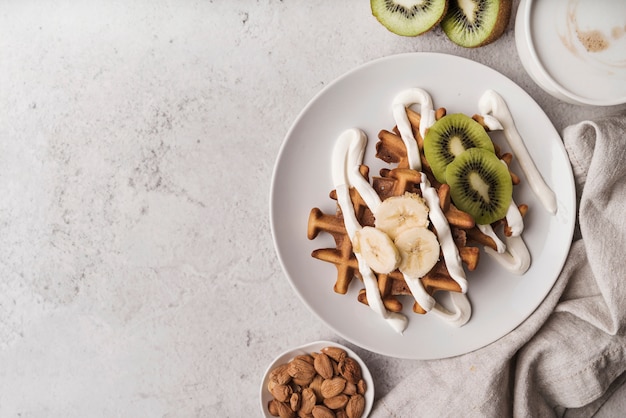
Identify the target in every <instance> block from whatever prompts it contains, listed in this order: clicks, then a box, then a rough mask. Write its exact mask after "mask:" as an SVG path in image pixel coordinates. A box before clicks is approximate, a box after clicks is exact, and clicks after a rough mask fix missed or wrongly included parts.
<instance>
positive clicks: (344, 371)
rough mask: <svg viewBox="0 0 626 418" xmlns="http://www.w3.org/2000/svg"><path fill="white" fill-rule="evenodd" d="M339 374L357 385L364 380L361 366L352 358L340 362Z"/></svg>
mask: <svg viewBox="0 0 626 418" xmlns="http://www.w3.org/2000/svg"><path fill="white" fill-rule="evenodd" d="M339 374H341V376H343V377H344V378H345V379H346V380H347V381H348V382H350V383H354V384H355V385H356V384H357V383H359V380H361V379H362V378H363V376H362V375H361V366H360V365H359V363H357V361H356V360H355V359H353V358H351V357H346V358H344V359H343V360H342V361H340V362H339Z"/></svg>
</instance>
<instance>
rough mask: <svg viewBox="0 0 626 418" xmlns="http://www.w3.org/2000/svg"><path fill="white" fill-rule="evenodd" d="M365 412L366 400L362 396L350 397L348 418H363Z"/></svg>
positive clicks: (347, 410)
mask: <svg viewBox="0 0 626 418" xmlns="http://www.w3.org/2000/svg"><path fill="white" fill-rule="evenodd" d="M364 411H365V398H364V397H363V396H362V395H353V396H350V400H349V401H348V404H347V405H346V414H347V415H348V418H361V416H362V415H363V412H364Z"/></svg>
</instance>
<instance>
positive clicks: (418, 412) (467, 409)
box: [370, 115, 626, 418]
mask: <svg viewBox="0 0 626 418" xmlns="http://www.w3.org/2000/svg"><path fill="white" fill-rule="evenodd" d="M563 140H564V143H565V147H566V149H567V152H568V154H569V157H570V161H571V163H572V167H573V171H574V177H575V180H576V187H577V197H578V199H579V206H578V210H579V213H578V215H579V216H578V225H577V231H576V233H575V236H574V242H573V243H572V247H571V250H570V253H569V256H568V258H567V260H566V262H565V266H564V268H563V271H562V272H561V274H560V275H559V277H558V279H557V281H556V283H555V285H554V287H553V288H552V290H551V291H550V293H549V294H548V296H547V297H546V299H545V300H544V301H543V303H542V304H541V305H540V306H539V308H537V310H536V311H535V312H534V313H533V314H532V315H531V316H530V317H529V318H528V319H527V320H526V321H524V322H523V323H522V324H521V325H520V326H519V327H518V328H517V329H515V330H514V331H513V332H511V333H510V334H508V335H506V336H505V337H503V338H501V339H500V340H498V341H496V342H495V343H493V344H490V345H489V346H487V347H484V348H482V349H480V350H477V351H475V352H472V353H468V354H466V355H462V356H458V357H454V358H450V359H443V360H435V361H422V362H420V363H421V364H420V366H421V367H420V368H419V370H418V371H417V372H416V373H414V374H412V375H411V376H409V377H407V378H406V379H404V380H403V381H402V382H399V383H398V385H397V386H396V387H395V388H394V389H392V390H391V391H390V392H389V393H388V394H387V395H386V396H384V397H383V398H381V399H379V400H378V401H377V402H376V404H375V406H374V410H373V411H372V414H371V415H370V416H371V417H373V418H377V417H390V416H391V417H412V416H420V417H448V416H450V417H459V416H463V417H481V418H482V417H507V416H515V417H551V416H555V417H562V416H591V415H593V414H594V413H595V412H596V411H597V410H598V408H600V406H601V405H602V402H603V401H604V400H605V399H606V398H608V397H609V396H610V395H611V393H612V391H613V390H614V389H615V388H616V387H617V385H619V384H622V383H623V382H624V381H625V380H626V373H625V372H626V263H625V260H626V181H625V179H626V115H618V116H614V117H610V118H605V119H602V120H598V121H596V122H591V121H585V122H581V123H578V124H576V125H573V126H569V127H567V128H566V129H565V130H564V132H563Z"/></svg>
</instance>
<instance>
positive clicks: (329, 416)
mask: <svg viewBox="0 0 626 418" xmlns="http://www.w3.org/2000/svg"><path fill="white" fill-rule="evenodd" d="M311 413H312V414H313V417H315V418H335V413H334V412H333V411H331V410H330V409H328V408H327V407H325V406H324V405H315V406H314V407H313V411H311Z"/></svg>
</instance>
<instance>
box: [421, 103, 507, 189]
mask: <svg viewBox="0 0 626 418" xmlns="http://www.w3.org/2000/svg"><path fill="white" fill-rule="evenodd" d="M470 148H483V149H486V150H488V151H491V152H495V150H494V147H493V142H491V138H490V137H489V135H488V134H487V132H486V131H485V128H483V127H482V126H481V125H480V124H479V123H478V122H476V121H475V120H474V119H472V118H470V117H469V116H467V115H464V114H463V113H453V114H449V115H446V116H444V117H443V118H441V119H439V120H438V121H437V122H435V123H434V124H433V125H432V126H431V127H430V128H428V131H426V137H425V138H424V156H425V157H426V161H428V164H430V168H431V170H432V172H433V175H434V176H435V178H436V179H437V181H438V182H440V183H446V167H448V164H450V163H451V162H452V161H454V159H455V158H456V157H457V156H458V155H460V154H461V153H462V152H464V151H465V150H467V149H470Z"/></svg>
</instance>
